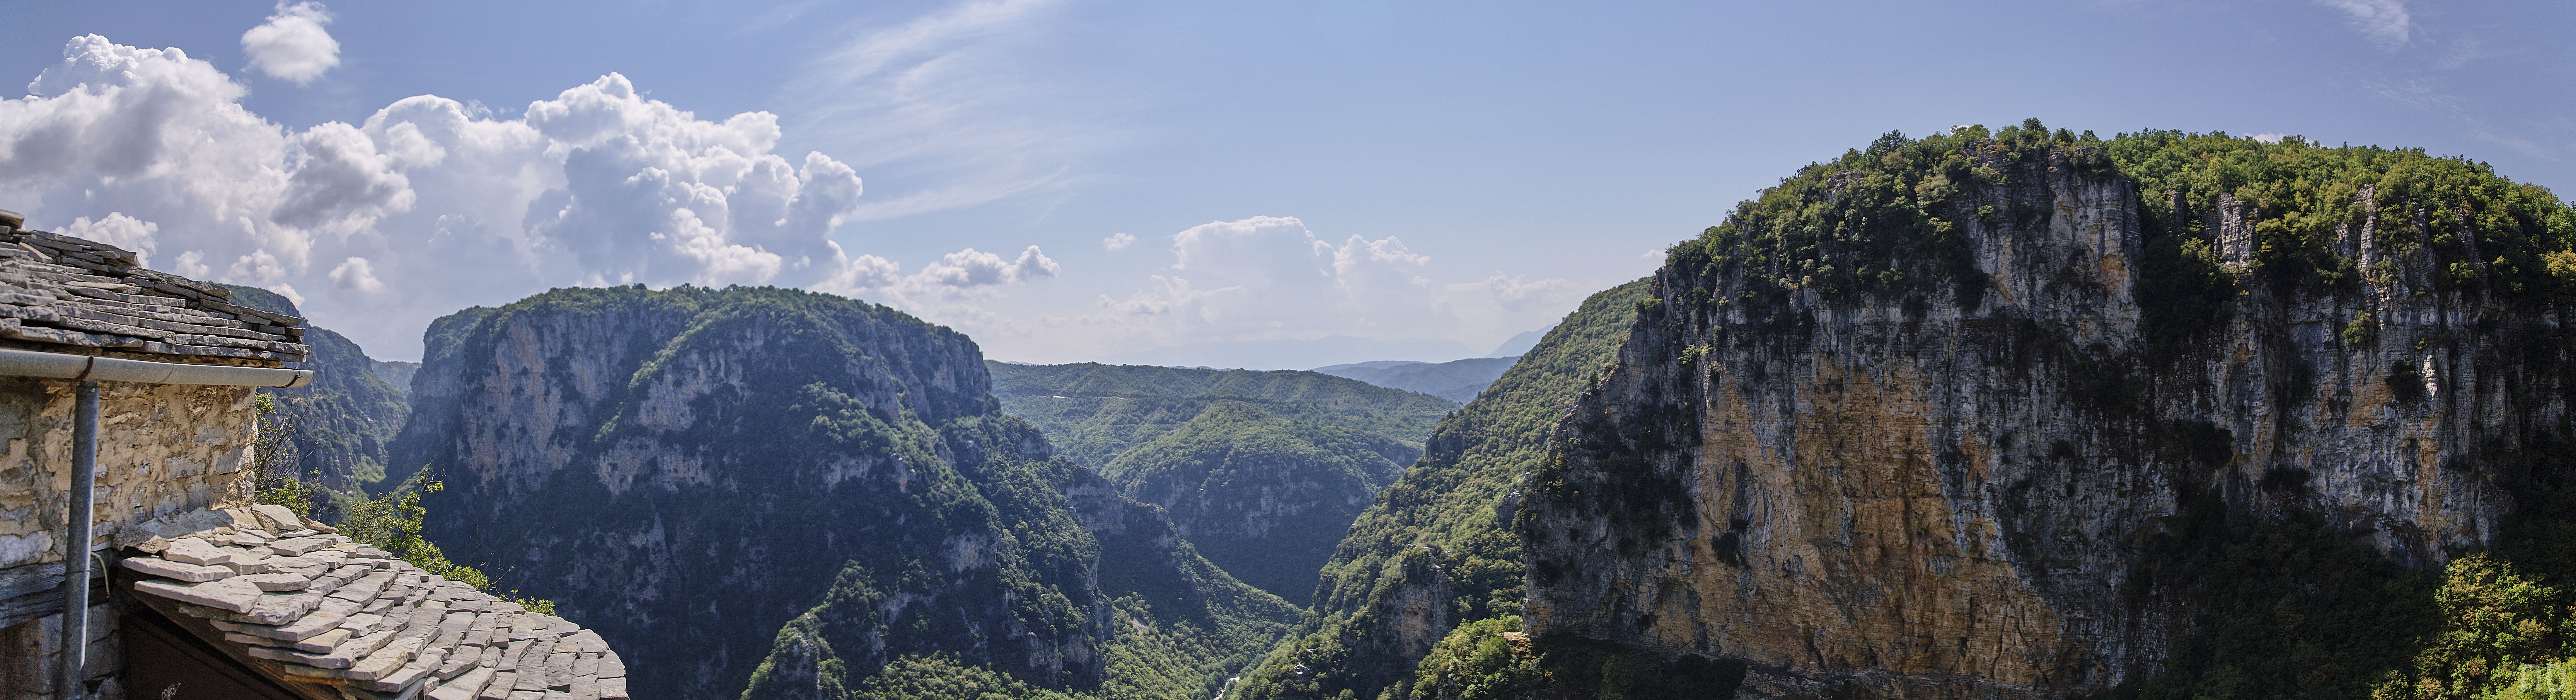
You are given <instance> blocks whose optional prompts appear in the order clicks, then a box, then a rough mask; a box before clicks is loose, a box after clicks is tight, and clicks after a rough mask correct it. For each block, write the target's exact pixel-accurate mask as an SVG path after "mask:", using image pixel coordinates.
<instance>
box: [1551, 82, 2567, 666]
mask: <svg viewBox="0 0 2576 700" xmlns="http://www.w3.org/2000/svg"><path fill="white" fill-rule="evenodd" d="M2033 131H2036V132H2037V133H2036V134H2033V133H2032V132H2019V133H2008V134H2007V135H2004V136H1999V137H1997V138H1995V139H1992V140H1984V139H1980V138H1976V136H1982V134H1976V135H1973V136H1950V137H1936V138H1935V139H1927V140H1924V141H1919V142H1918V141H1909V140H1905V139H1902V138H1898V137H1893V136H1891V137H1890V138H1889V139H1883V140H1882V141H1881V142H1880V143H1878V144H1875V145H1873V146H1872V147H1871V148H1870V149H1869V150H1867V151H1865V152H1864V151H1854V152H1852V153H1851V154H1849V155H1846V156H1845V157H1844V158H1842V159H1840V160H1838V161H1835V162H1833V163H1829V164H1823V165H1817V166H1810V168H1809V169H1807V170H1805V171H1802V172H1800V173H1799V174H1798V175H1797V176H1795V177H1792V178H1790V179H1788V180H1785V181H1783V184H1782V185H1781V186H1779V187H1777V188H1773V189H1772V190H1770V191H1766V192H1765V194H1764V198H1763V199H1762V200H1761V201H1759V202H1748V203H1746V204H1745V205H1744V206H1742V207H1740V208H1739V209H1738V210H1737V211H1736V212H1735V215H1734V216H1732V217H1730V219H1729V220H1728V222H1727V223H1726V225H1724V226H1721V227H1717V228H1713V229H1711V230H1710V232H1709V234H1708V235H1706V236H1703V237H1701V238H1699V239H1697V240H1693V241H1686V242H1685V243H1683V244H1682V245H1680V246H1676V247H1675V248H1674V250H1673V252H1672V253H1671V255H1670V258H1669V260H1668V262H1667V265H1666V266H1665V267H1664V268H1663V269H1662V270H1661V271H1659V272H1658V273H1657V274H1656V276H1655V278H1654V288H1653V291H1652V296H1651V298H1650V299H1648V300H1646V301H1644V302H1641V303H1640V305H1639V315H1638V319H1637V321H1636V323H1635V325H1634V327H1633V328H1632V330H1631V333H1630V336H1629V338H1628V340H1627V343H1626V345H1625V346H1624V347H1622V348H1621V349H1620V350H1619V353H1618V357H1617V360H1616V361H1615V362H1614V363H1613V364H1612V365H1610V366H1608V367H1606V368H1605V369H1606V372H1605V374H1603V375H1602V377H1601V379H1600V381H1599V383H1598V384H1597V386H1595V387H1593V388H1591V389H1589V390H1587V391H1586V392H1585V393H1584V394H1583V395H1582V397H1581V398H1580V399H1579V400H1578V401H1577V402H1576V404H1575V407H1574V408H1573V410H1572V412H1571V413H1570V414H1569V415H1568V417H1567V418H1566V419H1565V420H1564V422H1563V423H1562V424H1561V425H1560V426H1559V429H1558V430H1559V432H1558V434H1557V439H1556V440H1555V442H1554V443H1552V445H1553V447H1552V452H1551V454H1550V463H1549V465H1548V467H1546V468H1545V469H1542V470H1540V471H1539V472H1538V473H1537V474H1535V475H1533V477H1532V479H1531V482H1530V484H1529V487H1528V488H1529V491H1530V497H1529V498H1528V500H1527V502H1526V504H1525V505H1524V506H1523V508H1522V510H1521V511H1520V517H1519V520H1518V527H1517V529H1518V531H1519V533H1520V535H1521V537H1522V539H1523V547H1524V551H1525V552H1526V555H1527V558H1528V561H1529V572H1528V584H1527V585H1528V600H1527V613H1526V614H1527V618H1528V631H1529V632H1530V633H1531V634H1532V635H1533V636H1540V637H1545V636H1549V635H1565V636H1571V637H1575V638H1585V639H1592V640H1603V641H1609V642H1617V643H1621V644H1627V645H1633V646H1636V647H1642V648H1648V649H1655V650H1661V651H1662V652H1663V653H1667V654H1693V655H1700V656H1706V657H1719V658H1731V659H1741V660H1744V661H1747V662H1749V663H1750V664H1751V667H1752V673H1751V674H1750V675H1749V676H1748V677H1747V679H1746V680H1745V684H1744V686H1743V691H1742V692H1743V693H1745V694H1747V695H1750V696H1757V697H1796V698H1822V697H1837V698H1849V697H1951V698H1966V697H1979V698H1990V697H1993V698H2018V697H2067V696H2075V695H2083V694H2087V693H2092V692H2096V691H2101V690H2105V689H2109V688H2111V687H2113V686H2115V685H2118V684H2121V683H2124V682H2129V681H2136V680H2140V679H2142V678H2144V677H2145V676H2147V675H2150V674H2153V673H2155V672H2157V671H2159V670H2160V669H2161V668H2162V663H2163V659H2164V654H2166V653H2167V650H2168V648H2169V647H2168V645H2169V642H2171V641H2172V640H2173V639H2175V638H2176V636H2177V635H2182V634H2187V633H2190V632H2191V631H2192V630H2191V625H2192V622H2191V621H2192V619H2193V618H2192V616H2191V613H2192V612H2193V611H2194V609H2195V608H2194V605H2195V601H2194V600H2192V599H2190V598H2189V597H2188V596H2184V595H2180V594H2179V593H2178V589H2175V588H2173V587H2171V586H2166V585H2160V583H2159V582H2158V581H2157V579H2156V578H2155V572H2156V569H2155V562H2154V559H2155V554H2156V553H2157V552H2159V551H2161V550H2160V548H2161V547H2163V546H2164V543H2165V542H2167V541H2169V540H2171V539H2172V538H2173V537H2174V533H2175V529H2176V527H2177V519H2178V516H2181V515H2182V514H2183V513H2184V512H2185V511H2186V510H2187V509H2188V508H2189V507H2191V506H2192V505H2193V504H2199V503H2206V504H2211V505H2212V506H2213V507H2216V508H2220V509H2222V510H2223V512H2224V513H2225V514H2226V518H2227V519H2228V521H2229V522H2231V523H2236V524H2238V526H2240V527H2256V526H2259V524H2260V523H2263V522H2273V521H2278V520H2279V519H2281V518H2283V517H2287V516H2288V515H2290V514H2297V513H2311V514H2321V515H2322V516H2324V517H2325V518H2326V519H2327V520H2328V521H2330V522H2331V523H2332V524H2333V525H2334V526H2335V527H2337V528H2339V529H2340V530H2341V531H2342V532H2343V533H2345V534H2346V535H2349V536H2350V537H2351V538H2353V540H2354V541H2356V542H2361V543H2366V544H2367V545H2369V546H2370V547H2372V548H2375V549H2377V550H2379V551H2382V552H2385V553H2386V555H2387V556H2389V557H2391V558H2393V559H2394V560H2396V561H2397V562H2398V563H2400V564H2402V565H2405V566H2414V567H2421V566H2427V565H2433V564H2438V563H2439V562H2441V561H2443V560H2445V559H2447V558H2448V557H2450V556H2452V555H2454V554H2456V553H2458V552H2461V551H2463V550H2465V549H2469V548H2474V547H2477V546H2480V545H2481V544H2483V543H2485V542H2487V541H2488V540H2489V539H2490V538H2491V537H2493V536H2494V534H2495V533H2496V532H2497V526H2498V524H2499V521H2500V519H2501V518H2503V517H2505V516H2506V514H2508V513H2509V512H2510V511H2511V510H2512V508H2513V506H2514V502H2515V501H2514V498H2513V495H2512V491H2511V486H2512V484H2513V483H2515V482H2516V480H2518V479H2521V478H2524V476H2525V474H2524V473H2523V470H2525V469H2527V468H2528V465H2527V464H2524V463H2521V462H2519V461H2517V456H2516V453H2517V451H2518V450H2520V449H2521V448H2523V447H2525V446H2530V445H2538V444H2548V443H2551V442H2557V441H2564V440H2566V439H2567V437H2568V436H2569V435H2570V430H2569V428H2570V424H2569V422H2568V421H2569V413H2568V411H2567V407H2568V390H2569V387H2570V385H2569V379H2568V376H2567V375H2565V374H2564V373H2563V371H2562V370H2561V369H2559V368H2561V367H2564V366H2566V365H2564V364H2563V363H2564V361H2565V360H2566V359H2567V358H2566V357H2565V355H2566V354H2567V346H2566V345H2565V344H2564V343H2563V342H2558V341H2557V340H2556V339H2558V338H2561V337H2562V336H2559V335H2558V331H2559V329H2560V328H2561V327H2562V324H2563V320H2564V314H2565V311H2566V306H2565V305H2564V304H2562V303H2560V302H2558V301H2556V300H2557V299H2561V298H2564V297H2563V296H2562V295H2563V294H2564V292H2562V291H2559V290H2561V289H2563V288H2565V287H2566V281H2565V280H2564V279H2563V275H2562V278H2553V277H2552V276H2551V274H2550V273H2547V272H2543V271H2542V269H2541V268H2544V267H2547V268H2549V269H2552V270H2554V269H2556V268H2555V267H2554V266H2552V263H2551V262H2550V261H2556V260H2559V259H2561V256H2565V252H2564V251H2565V246H2566V243H2565V241H2564V240H2563V239H2562V238H2558V237H2559V236H2562V235H2563V232H2560V231H2556V230H2555V229H2556V228H2559V227H2561V226H2562V225H2563V222H2560V223H2551V222H2552V221H2554V219H2551V217H2563V216H2564V214H2563V213H2558V212H2563V210H2564V208H2563V207H2562V206H2560V205H2558V204H2557V203H2556V201H2555V200H2554V199H2549V200H2547V201H2546V202H2545V206H2541V205H2535V206H2537V207H2538V208H2535V209H2532V210H2531V211H2533V212H2537V213H2536V214H2530V215H2525V214H2522V213H2514V212H2511V211H2508V210H2509V209H2510V208H2509V207H2506V206H2504V205H2503V204H2501V203H2500V202H2501V201H2502V200H2500V199H2488V198H2487V197H2490V196H2495V197H2500V196H2502V195H2485V194H2477V193H2474V192H2473V193H2471V194H2465V195H2462V194H2450V193H2446V192H2445V191H2444V190H2443V189H2442V188H2443V187H2447V186H2449V185H2445V184H2443V183H2444V182H2448V181H2446V180H2442V179H2440V178H2443V177H2451V175H2448V174H2447V173H2459V172H2467V173H2470V175H2468V176H2462V177H2465V178H2467V180H2476V177H2475V176H2476V175H2477V174H2478V173H2480V172H2482V171H2478V170H2477V166H2475V165H2474V164H2468V163H2466V162H2465V161H2451V160H2443V159H2430V158H2425V157H2423V155H2422V153H2421V152H2420V151H2415V152H2411V155H2410V153H2409V152H2394V155H2388V156H2387V157H2384V158H2383V157H2381V155H2375V154H2374V153H2361V154H2359V155H2352V154H2341V155H2338V154H2336V153H2329V152H2330V151H2333V149H2322V148H2307V147H2306V146H2304V145H2302V144H2298V143H2297V142H2295V140H2293V142H2292V143H2291V144H2290V146H2291V147H2282V148H2277V149H2273V150H2264V148H2265V147H2262V146H2259V145H2256V144H2253V142H2250V141H2247V142H2245V144H2246V145H2245V146H2244V147H2242V148H2239V147H2237V146H2232V145H2231V146H2227V148H2229V149H2234V150H2229V151H2225V152H2220V153H2217V154H2215V155H2210V154H2202V153H2187V154H2185V156H2186V157H2177V158H2174V159H2169V160H2155V159H2152V158H2146V157H2133V156H2137V155H2138V154H2139V153H2141V152H2143V151H2140V150H2139V147H2138V146H2137V145H2136V143H2135V142H2123V143H2104V142H2094V141H2090V140H2089V139H2090V138H2091V135H2090V134H2086V135H2085V139H2086V140H2077V139H2075V138H2073V137H2071V136H2068V135H2067V134H2066V133H2065V132H2064V131H2062V130H2061V131H2059V132H2058V133H2057V135H2056V136H2055V137H2054V138H2052V137H2050V136H2049V135H2048V134H2047V133H2046V132H2045V131H2041V130H2033ZM2159 147H2165V146H2159ZM2123 148H2128V149H2130V150H2128V151H2123V150H2121V149H2123ZM2176 148H2178V147H2176ZM2302 148H2305V149H2306V150H2301V149H2302ZM2347 150H2350V149H2347ZM2246 153H2252V154H2255V155H2254V156H2253V157H2250V158H2243V157H2240V156H2242V155H2243V154H2246ZM2375 153H2376V154H2390V153H2391V152H2387V151H2377V152H2375ZM2150 155H2152V154H2150ZM2330 156H2331V157H2336V158H2346V160H2344V161H2338V162H2344V163H2360V165H2356V166H2350V167H2349V168H2348V169H2345V170H2331V171H2330V170H2327V169H2323V168H2311V169H2310V170H2308V171H2300V170H2296V169H2295V167H2298V161H2297V160H2296V159H2298V158H2309V159H2324V158H2327V157H2330ZM2231 158H2233V159H2237V160H2238V161H2242V162H2243V163H2244V165H2243V166H2242V167H2243V168H2263V167H2272V168H2275V169H2276V170H2277V172H2274V171H2259V170H2223V169H2220V166H2215V165H2205V164H2206V163H2218V162H2236V161H2230V160H2229V159H2231ZM2312 162H2313V161H2312ZM2174 163H2182V164H2185V165H2180V166H2177V165H2174ZM2283 163H2289V164H2290V165H2283ZM2226 167H2238V166H2234V165H2229V166H2226ZM2176 168H2181V170H2179V171H2177V170H2176ZM2192 168H2205V169H2204V170H2192ZM2374 168H2375V170H2374ZM2410 168H2414V169H2412V170H2410ZM2247 172H2252V173H2253V174H2252V175H2247V174H2246V173H2247ZM2212 173H2215V174H2212ZM2266 173H2270V174H2266ZM2485 177H2487V178H2488V180H2492V176H2491V175H2488V176H2485ZM2195 178H2197V179H2195ZM2267 178H2269V179H2267ZM2294 178H2297V179H2299V180H2298V181H2296V182H2295V183H2294V182H2293V179H2294ZM2306 178H2313V181H2309V180H2306ZM2142 179H2154V180H2155V181H2156V182H2157V183H2158V185H2157V186H2156V188H2155V189H2153V190H2150V191H2147V192H2145V193H2143V197H2142V193H2141V192H2140V191H2139V190H2140V185H2139V183H2140V181H2141V180H2142ZM2467 180H2464V181H2467ZM2481 182H2483V181H2481ZM2294 185H2295V186H2297V187H2310V186H2313V189H2311V190H2301V192H2302V194H2300V195H2299V197H2298V198H2292V197H2289V196H2287V195H2283V194H2281V193H2283V192H2287V191H2289V190H2290V189H2291V188H2293V186H2294ZM2479 186H2485V185H2479ZM2166 190H2170V191H2166ZM2541 196H2542V197H2544V198H2545V197H2546V193H2545V192H2542V193H2541ZM2294 199H2295V201H2293V200H2294ZM2284 202H2287V203H2284ZM2498 212H2503V213H2498ZM2570 271H2571V272H2576V268H2570Z"/></svg>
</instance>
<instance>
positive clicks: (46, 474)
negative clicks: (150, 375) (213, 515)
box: [0, 378, 257, 571]
mask: <svg viewBox="0 0 2576 700" xmlns="http://www.w3.org/2000/svg"><path fill="white" fill-rule="evenodd" d="M73 393H74V391H73V383H72V382H71V381H69V380H60V379H46V380H36V379H24V378H0V439H6V440H7V443H6V446H5V452H0V571H5V570H8V569H11V568H15V567H19V566H24V565H28V564H40V563H59V562H61V561H62V560H63V548H62V547H61V543H59V542H57V541H56V540H57V539H59V538H60V537H61V533H62V531H63V525H64V521H63V507H64V504H65V503H66V502H67V501H66V497H65V495H66V493H67V492H68V489H69V485H70V483H71V471H72V418H73V416H72V413H73V409H74V407H73V403H74V399H73ZM251 393H252V390H251V389H250V388H249V387H226V386H184V385H154V384H131V383H125V382H102V383H101V386H100V392H99V438H98V496H97V503H98V508H97V511H96V512H95V513H94V514H93V516H92V522H94V523H95V525H94V526H93V528H92V532H94V533H96V534H97V539H96V540H95V541H94V542H93V543H92V546H94V547H95V546H104V545H105V544H107V542H108V541H109V539H110V538H112V537H113V536H115V534H116V533H117V532H118V531H120V530H128V531H130V530H131V529H132V528H133V527H135V526H137V525H140V524H141V523H143V522H145V521H149V520H153V519H156V518H164V517H170V516H174V515H180V514H183V513H187V512H191V511H197V510H201V509H206V508H223V507H231V506H239V505H246V504H248V503H249V502H250V496H251V493H250V485H249V484H248V483H247V482H245V481H244V479H247V478H248V477H249V476H250V470H249V468H248V467H249V466H250V443H251V440H252V438H253V436H254V435H255V432H256V430H257V427H256V426H257V421H256V420H254V419H255V418H256V416H257V414H256V412H255V409H253V408H252V406H251Z"/></svg>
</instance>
